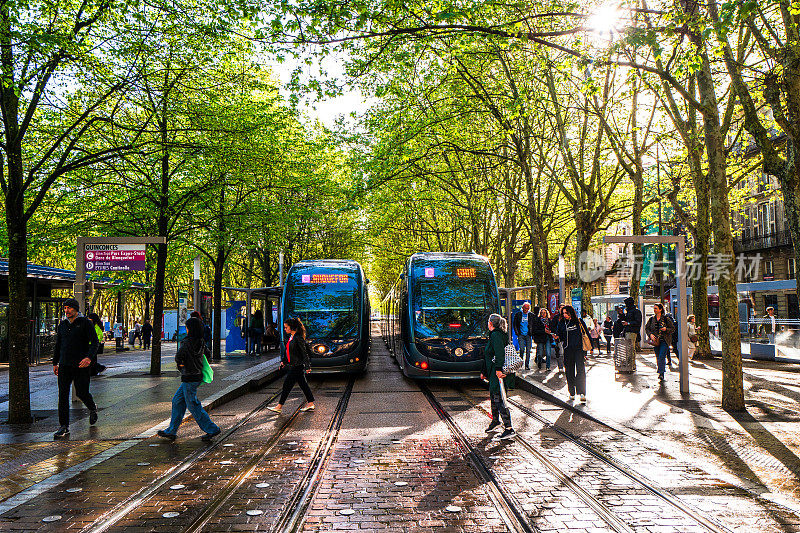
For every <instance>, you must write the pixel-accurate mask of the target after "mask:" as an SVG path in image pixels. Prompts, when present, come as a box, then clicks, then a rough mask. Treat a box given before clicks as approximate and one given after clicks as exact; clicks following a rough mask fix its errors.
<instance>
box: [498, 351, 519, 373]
mask: <svg viewBox="0 0 800 533" xmlns="http://www.w3.org/2000/svg"><path fill="white" fill-rule="evenodd" d="M504 355H505V361H503V374H513V373H514V372H516V371H517V370H519V369H520V368H522V358H521V357H520V356H519V352H517V350H516V349H514V345H513V344H506V347H505V350H504Z"/></svg>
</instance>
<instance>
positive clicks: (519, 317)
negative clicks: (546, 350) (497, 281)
mask: <svg viewBox="0 0 800 533" xmlns="http://www.w3.org/2000/svg"><path fill="white" fill-rule="evenodd" d="M513 321H514V324H513V325H514V333H516V334H517V341H518V342H519V355H520V357H522V360H523V361H525V370H528V369H529V368H530V362H531V338H532V337H533V328H534V327H535V324H534V323H535V322H536V321H537V320H536V317H535V316H534V315H533V313H531V304H530V303H529V302H525V303H524V304H522V311H520V312H519V313H517V314H516V315H514V319H513ZM542 331H544V328H542ZM537 362H538V361H537ZM539 366H540V367H541V363H539Z"/></svg>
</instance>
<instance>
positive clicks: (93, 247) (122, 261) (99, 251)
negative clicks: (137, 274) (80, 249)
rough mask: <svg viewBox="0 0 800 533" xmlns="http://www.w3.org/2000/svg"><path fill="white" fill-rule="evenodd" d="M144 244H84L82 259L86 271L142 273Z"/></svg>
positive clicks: (143, 267) (144, 267) (143, 268)
mask: <svg viewBox="0 0 800 533" xmlns="http://www.w3.org/2000/svg"><path fill="white" fill-rule="evenodd" d="M145 246H146V245H144V244H102V243H100V244H86V245H85V246H84V248H85V250H84V259H85V264H86V270H87V271H108V272H126V271H143V270H145V269H146V266H145Z"/></svg>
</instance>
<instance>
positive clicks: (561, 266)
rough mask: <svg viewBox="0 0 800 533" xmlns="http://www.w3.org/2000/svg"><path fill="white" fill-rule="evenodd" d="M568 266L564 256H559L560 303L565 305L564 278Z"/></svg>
mask: <svg viewBox="0 0 800 533" xmlns="http://www.w3.org/2000/svg"><path fill="white" fill-rule="evenodd" d="M566 276H567V274H566V266H565V265H564V256H563V255H559V256H558V303H559V305H564V302H565V296H564V285H565V283H564V278H566Z"/></svg>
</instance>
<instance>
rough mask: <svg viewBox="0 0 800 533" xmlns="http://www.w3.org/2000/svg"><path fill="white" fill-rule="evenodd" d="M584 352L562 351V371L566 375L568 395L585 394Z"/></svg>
mask: <svg viewBox="0 0 800 533" xmlns="http://www.w3.org/2000/svg"><path fill="white" fill-rule="evenodd" d="M584 357H585V356H584V352H582V351H573V350H566V351H565V352H564V372H565V374H566V375H567V389H569V395H570V396H575V394H576V391H577V394H586V366H585V364H584Z"/></svg>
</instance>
